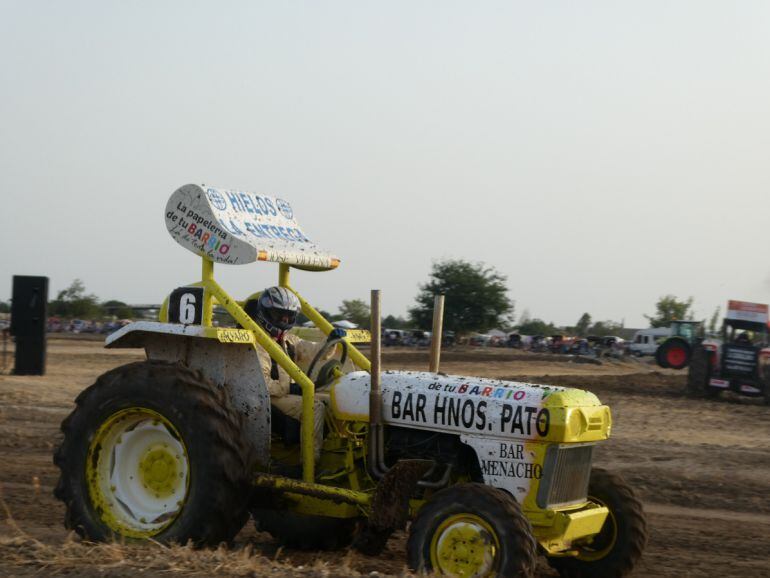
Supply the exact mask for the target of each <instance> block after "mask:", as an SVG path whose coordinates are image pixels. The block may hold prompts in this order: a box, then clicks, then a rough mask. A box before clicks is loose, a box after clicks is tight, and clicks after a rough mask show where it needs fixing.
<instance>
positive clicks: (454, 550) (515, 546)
mask: <svg viewBox="0 0 770 578" xmlns="http://www.w3.org/2000/svg"><path fill="white" fill-rule="evenodd" d="M536 548H537V543H536V542H535V539H534V537H533V535H532V527H531V526H530V524H529V520H527V518H526V516H525V515H524V514H523V513H522V511H521V508H520V507H519V504H518V503H516V500H514V499H513V496H511V495H510V494H509V493H507V492H505V491H504V490H501V489H499V488H494V487H491V486H485V485H484V484H475V483H473V484H458V485H456V486H452V487H449V488H447V489H445V490H441V491H440V492H437V493H436V494H435V495H434V496H433V497H432V498H431V499H430V501H428V503H427V504H425V505H424V506H423V507H422V508H421V509H420V511H419V512H418V514H417V517H416V518H415V520H414V522H412V525H411V527H410V528H409V541H408V542H407V556H408V562H409V566H410V567H411V568H412V569H413V570H415V571H417V572H425V573H429V574H430V573H435V574H437V575H450V576H474V577H482V576H506V577H507V578H528V577H531V576H533V575H534V573H535V567H536V562H537V549H536Z"/></svg>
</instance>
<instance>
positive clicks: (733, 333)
mask: <svg viewBox="0 0 770 578" xmlns="http://www.w3.org/2000/svg"><path fill="white" fill-rule="evenodd" d="M687 390H688V392H689V393H690V394H691V395H695V396H703V397H717V396H718V395H719V394H720V393H721V392H722V391H723V390H731V391H734V392H736V393H740V394H743V395H748V396H755V397H759V396H763V397H764V400H765V403H766V404H768V405H770V332H769V331H768V306H767V305H765V304H762V303H748V302H745V301H730V302H729V303H728V306H727V316H726V317H725V320H724V323H723V324H722V336H721V342H720V341H717V340H706V341H704V342H703V343H701V344H699V345H697V346H696V347H694V348H693V354H692V360H691V361H690V372H689V374H688V376H687Z"/></svg>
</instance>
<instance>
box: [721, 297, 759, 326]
mask: <svg viewBox="0 0 770 578" xmlns="http://www.w3.org/2000/svg"><path fill="white" fill-rule="evenodd" d="M767 311H768V307H767V305H766V304H764V303H749V302H748V301H734V300H730V301H728V302H727V316H726V317H727V319H731V320H734V321H750V322H752V323H765V324H767V321H768V315H767Z"/></svg>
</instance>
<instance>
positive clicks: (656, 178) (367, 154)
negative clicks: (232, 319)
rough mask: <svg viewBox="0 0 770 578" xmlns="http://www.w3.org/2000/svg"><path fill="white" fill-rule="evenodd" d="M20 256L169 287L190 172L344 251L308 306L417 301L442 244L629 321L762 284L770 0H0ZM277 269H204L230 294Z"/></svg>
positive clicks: (144, 286) (520, 285)
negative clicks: (172, 207)
mask: <svg viewBox="0 0 770 578" xmlns="http://www.w3.org/2000/svg"><path fill="white" fill-rule="evenodd" d="M0 8H1V10H0V88H1V90H0V199H1V200H2V206H1V207H0V230H1V231H2V233H1V239H2V244H3V250H2V252H1V253H0V299H8V298H9V297H10V293H11V276H12V275H13V274H28V275H47V276H49V277H50V278H51V294H52V296H55V294H56V292H57V291H58V290H60V289H63V288H65V287H66V286H68V285H69V284H70V283H71V281H72V280H73V279H74V278H80V279H82V280H83V281H84V283H85V285H86V287H87V289H88V290H89V292H92V293H95V294H97V295H98V296H99V297H100V298H102V299H120V300H123V301H127V302H129V303H147V302H160V301H161V300H162V299H163V297H164V296H165V295H166V294H167V293H168V292H170V291H171V290H172V289H173V288H174V287H176V286H179V285H182V284H185V283H187V282H191V281H194V280H197V278H198V276H199V262H198V258H197V257H195V256H194V255H192V254H191V253H189V252H187V251H185V250H184V249H182V248H181V247H180V246H179V245H177V244H176V243H175V242H174V241H173V240H172V239H171V237H170V236H169V235H168V233H167V232H166V228H165V225H164V221H163V212H164V208H165V204H166V201H167V199H168V197H169V196H170V194H171V193H172V192H173V191H174V190H175V189H176V188H177V187H179V186H180V185H183V184H185V183H191V182H193V183H206V184H209V185H215V186H218V187H223V188H238V189H242V190H249V191H253V192H258V193H264V194H272V195H277V196H280V197H283V198H286V199H287V200H289V201H290V202H291V203H292V205H293V206H294V209H295V213H296V215H297V218H298V220H299V222H300V223H301V224H302V226H303V228H304V230H305V232H306V233H307V234H308V236H309V237H310V238H311V239H313V240H314V241H316V242H317V243H318V244H320V245H321V246H325V247H329V248H330V249H332V250H333V251H335V252H336V253H337V254H338V255H339V256H340V257H341V258H342V265H341V266H340V268H339V269H338V270H336V271H333V272H328V273H296V274H295V283H294V284H295V285H296V286H297V288H298V289H300V290H301V291H302V292H304V293H305V294H306V296H307V297H308V298H309V299H310V300H311V301H312V302H314V303H316V304H317V305H318V306H320V307H322V308H324V309H328V310H330V311H332V312H334V311H336V309H337V306H338V305H339V303H340V302H341V300H342V299H352V298H363V299H368V295H369V289H371V288H380V289H382V290H383V310H384V312H385V313H386V314H387V313H394V314H405V313H406V310H407V308H408V307H409V306H411V305H412V304H413V300H414V297H415V295H416V294H417V291H418V285H419V284H420V283H423V282H425V281H426V280H427V278H428V274H429V271H430V267H431V263H432V262H433V261H434V260H436V259H442V258H461V259H466V260H472V261H483V262H484V263H486V264H488V265H490V266H493V267H495V268H496V269H497V270H498V271H500V272H501V273H503V274H505V275H507V277H508V284H509V287H510V297H511V298H512V299H513V300H515V301H516V309H517V313H518V314H520V313H522V312H523V311H524V310H528V311H529V313H530V314H531V315H532V316H533V317H541V318H544V319H545V320H549V321H555V322H556V323H559V324H574V323H575V322H576V321H577V319H578V317H579V316H580V315H581V314H582V313H583V312H584V311H587V312H589V313H591V315H592V316H593V317H594V318H595V319H613V320H618V321H619V320H625V323H626V325H627V326H641V325H643V324H644V319H643V314H644V313H652V311H653V309H654V303H655V301H656V300H657V298H658V297H659V296H661V295H663V294H667V293H672V294H674V295H677V296H679V297H688V296H692V297H694V298H695V308H696V313H697V314H698V315H699V316H700V317H707V316H709V315H710V314H711V313H712V312H713V310H714V308H715V307H716V306H717V305H722V306H723V308H724V304H725V302H726V300H727V299H730V298H736V299H746V300H753V301H760V302H768V301H770V261H769V260H768V258H767V257H768V244H767V237H768V231H769V230H770V228H769V227H768V217H769V216H770V162H769V161H770V34H768V30H770V3H768V2H764V1H757V2H729V1H724V2H713V1H712V2H709V1H704V0H695V1H691V2H685V1H681V2H673V1H661V2H653V1H647V2H636V3H630V2H616V1H607V2H590V1H582V2H572V1H569V2H566V1H565V2H510V1H504V2H447V1H440V2H439V1H434V2H419V1H415V0H408V1H404V2H397V1H389V2H381V3H377V4H375V3H373V2H361V1H350V2H253V1H248V2H247V1H243V2H224V1H217V2H213V1H212V2H191V1H179V2H161V1H152V2H110V1H105V0H100V1H93V2H74V1H67V2H54V1H50V2H36V1H31V0H24V1H18V2H11V1H7V0H2V1H0ZM276 270H277V267H276V266H274V265H265V264H255V265H246V266H235V267H232V266H231V267H227V266H218V267H217V271H216V274H217V277H218V278H219V280H220V283H221V284H222V285H224V286H225V288H227V289H228V290H229V291H230V292H231V293H232V294H233V295H235V296H236V297H239V298H242V297H245V296H246V295H247V294H249V293H251V292H252V291H255V290H258V289H260V288H262V287H264V286H266V285H269V284H273V283H274V282H275V281H276V275H277V271H276Z"/></svg>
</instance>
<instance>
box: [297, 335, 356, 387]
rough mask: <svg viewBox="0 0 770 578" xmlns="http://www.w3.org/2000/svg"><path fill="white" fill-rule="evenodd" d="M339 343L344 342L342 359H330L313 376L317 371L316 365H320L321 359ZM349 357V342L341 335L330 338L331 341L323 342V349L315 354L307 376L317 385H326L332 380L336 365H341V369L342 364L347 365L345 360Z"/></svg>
mask: <svg viewBox="0 0 770 578" xmlns="http://www.w3.org/2000/svg"><path fill="white" fill-rule="evenodd" d="M338 344H342V355H341V356H340V359H339V360H336V359H331V360H329V361H328V362H327V363H325V364H324V365H323V366H322V367H321V368H320V369H319V370H318V375H316V376H315V377H313V372H314V371H315V368H316V365H318V362H319V361H321V359H323V358H324V356H325V355H326V354H327V353H329V351H330V350H331V349H332V348H334V347H337V345H338ZM347 359H348V342H347V341H345V340H344V339H343V338H341V337H337V338H335V339H330V340H329V341H327V342H326V343H324V344H323V346H322V347H321V349H319V350H318V353H316V354H315V357H314V358H313V361H311V362H310V365H309V366H308V368H307V376H308V377H309V378H310V381H312V382H313V383H315V384H316V385H326V384H327V383H328V382H329V381H331V379H330V378H331V376H332V375H333V370H334V369H335V368H336V367H339V368H340V369H341V368H342V366H343V365H345V362H346V361H347ZM321 382H322V383H321Z"/></svg>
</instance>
